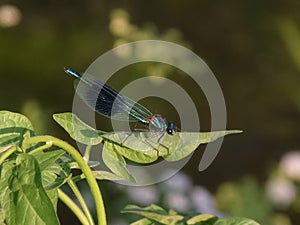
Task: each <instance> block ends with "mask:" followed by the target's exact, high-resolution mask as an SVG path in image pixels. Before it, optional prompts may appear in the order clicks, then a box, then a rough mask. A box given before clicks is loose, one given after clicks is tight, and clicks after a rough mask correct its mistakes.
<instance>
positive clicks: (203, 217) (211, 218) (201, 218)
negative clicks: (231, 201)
mask: <svg viewBox="0 0 300 225" xmlns="http://www.w3.org/2000/svg"><path fill="white" fill-rule="evenodd" d="M217 220H218V217H216V216H215V215H211V214H200V215H197V216H194V217H192V218H190V219H188V220H187V221H186V223H187V224H188V225H193V224H197V223H200V222H202V224H215V222H216V221H217Z"/></svg>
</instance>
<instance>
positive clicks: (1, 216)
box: [0, 208, 6, 225]
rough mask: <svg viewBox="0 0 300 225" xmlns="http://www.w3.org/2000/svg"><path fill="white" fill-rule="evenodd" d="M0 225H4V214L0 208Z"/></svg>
mask: <svg viewBox="0 0 300 225" xmlns="http://www.w3.org/2000/svg"><path fill="white" fill-rule="evenodd" d="M0 225H6V224H5V212H4V210H3V209H2V208H0Z"/></svg>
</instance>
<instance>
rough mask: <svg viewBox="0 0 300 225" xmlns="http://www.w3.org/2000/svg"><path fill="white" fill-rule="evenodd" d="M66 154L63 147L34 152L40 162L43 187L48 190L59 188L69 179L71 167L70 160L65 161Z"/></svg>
mask: <svg viewBox="0 0 300 225" xmlns="http://www.w3.org/2000/svg"><path fill="white" fill-rule="evenodd" d="M64 154H65V151H64V150H61V149H59V150H54V151H39V152H36V153H33V154H32V155H33V156H34V157H35V159H36V160H37V161H38V163H39V166H40V170H41V172H42V183H43V187H44V188H45V189H46V190H52V189H57V188H58V187H60V186H61V185H63V184H64V183H65V182H66V181H67V180H68V179H69V177H70V174H71V168H70V167H69V166H68V162H69V161H67V162H64V161H63V159H64V158H65V157H62V156H63V155H64Z"/></svg>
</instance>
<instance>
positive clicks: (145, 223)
mask: <svg viewBox="0 0 300 225" xmlns="http://www.w3.org/2000/svg"><path fill="white" fill-rule="evenodd" d="M130 225H158V223H155V222H153V221H151V220H149V219H146V218H143V219H140V220H138V221H135V222H133V223H131V224H130Z"/></svg>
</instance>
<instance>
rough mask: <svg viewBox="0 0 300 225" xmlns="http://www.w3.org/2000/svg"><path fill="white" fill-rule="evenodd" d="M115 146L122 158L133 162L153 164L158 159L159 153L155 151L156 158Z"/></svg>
mask: <svg viewBox="0 0 300 225" xmlns="http://www.w3.org/2000/svg"><path fill="white" fill-rule="evenodd" d="M113 145H114V148H115V150H116V151H117V152H118V153H119V154H121V155H122V156H124V157H125V158H127V159H129V160H131V161H133V162H137V163H152V162H154V161H156V160H157V159H158V154H157V151H153V153H155V155H154V156H149V155H147V154H144V153H143V152H140V151H137V150H133V149H130V148H126V147H123V146H120V145H118V144H113Z"/></svg>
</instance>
